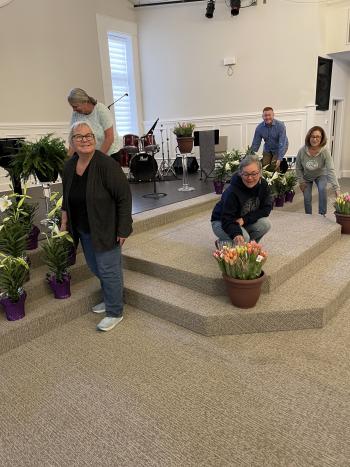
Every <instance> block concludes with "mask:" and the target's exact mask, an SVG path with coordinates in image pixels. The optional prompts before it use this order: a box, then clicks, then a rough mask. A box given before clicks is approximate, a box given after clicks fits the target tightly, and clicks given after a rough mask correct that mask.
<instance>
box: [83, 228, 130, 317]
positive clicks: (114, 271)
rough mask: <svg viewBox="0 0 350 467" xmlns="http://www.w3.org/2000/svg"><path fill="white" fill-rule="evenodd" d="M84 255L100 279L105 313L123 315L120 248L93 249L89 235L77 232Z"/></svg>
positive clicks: (113, 315)
mask: <svg viewBox="0 0 350 467" xmlns="http://www.w3.org/2000/svg"><path fill="white" fill-rule="evenodd" d="M79 238H80V241H81V246H82V247H83V251H84V256H85V259H86V262H87V265H88V266H89V268H90V270H91V272H92V273H93V274H95V276H96V277H98V279H99V280H100V283H101V288H102V292H103V299H104V302H105V305H106V315H107V316H110V317H113V318H116V317H118V316H122V315H123V269H122V254H121V248H120V246H119V245H117V246H116V247H115V248H113V249H112V250H109V251H95V250H94V247H93V245H92V241H91V235H90V234H87V233H84V232H79Z"/></svg>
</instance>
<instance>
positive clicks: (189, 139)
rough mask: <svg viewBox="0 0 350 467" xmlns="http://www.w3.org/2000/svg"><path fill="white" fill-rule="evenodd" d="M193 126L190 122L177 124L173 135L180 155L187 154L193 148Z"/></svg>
mask: <svg viewBox="0 0 350 467" xmlns="http://www.w3.org/2000/svg"><path fill="white" fill-rule="evenodd" d="M194 127H195V124H194V123H192V122H183V123H177V125H176V126H175V127H174V130H173V132H174V134H175V135H176V137H177V145H178V148H179V151H180V153H181V154H188V153H190V152H191V151H192V148H193V130H194Z"/></svg>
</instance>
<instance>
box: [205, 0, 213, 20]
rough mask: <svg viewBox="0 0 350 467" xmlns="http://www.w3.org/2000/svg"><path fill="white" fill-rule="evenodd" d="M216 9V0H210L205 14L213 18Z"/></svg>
mask: <svg viewBox="0 0 350 467" xmlns="http://www.w3.org/2000/svg"><path fill="white" fill-rule="evenodd" d="M214 10H215V1H214V0H209V1H208V3H207V11H206V12H205V16H206V17H207V18H212V17H213V15H214Z"/></svg>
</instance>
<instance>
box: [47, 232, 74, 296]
mask: <svg viewBox="0 0 350 467" xmlns="http://www.w3.org/2000/svg"><path fill="white" fill-rule="evenodd" d="M72 242H73V239H72V238H71V236H70V235H69V234H68V232H66V231H65V232H59V230H58V228H57V227H54V228H53V230H52V232H51V235H46V241H45V242H44V243H43V246H42V249H43V253H44V262H45V264H46V265H47V266H48V268H49V271H50V272H49V273H48V274H47V276H46V278H47V281H48V283H49V285H50V287H51V289H52V291H53V293H54V296H55V298H58V299H63V298H68V297H70V296H71V292H70V280H71V276H70V273H69V270H68V267H69V264H68V251H69V248H70V245H71V244H72Z"/></svg>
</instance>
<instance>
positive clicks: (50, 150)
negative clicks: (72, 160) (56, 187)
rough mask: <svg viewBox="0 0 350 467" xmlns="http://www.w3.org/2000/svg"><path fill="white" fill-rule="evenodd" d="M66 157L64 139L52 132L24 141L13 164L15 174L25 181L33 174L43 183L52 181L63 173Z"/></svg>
mask: <svg viewBox="0 0 350 467" xmlns="http://www.w3.org/2000/svg"><path fill="white" fill-rule="evenodd" d="M66 159H67V149H66V147H65V144H64V140H63V139H62V138H55V137H54V136H53V134H52V133H50V134H48V135H45V136H43V137H41V138H40V139H38V140H37V141H35V142H30V141H22V142H21V145H20V149H19V151H18V153H17V154H16V155H15V158H14V160H13V162H12V164H11V166H12V171H13V173H14V175H15V176H17V177H20V178H21V179H22V180H24V181H27V180H28V178H29V177H30V176H31V175H32V176H34V177H36V178H37V179H38V180H39V181H40V182H42V183H49V182H51V183H52V182H55V181H56V180H57V177H58V174H59V173H62V169H63V165H64V162H65V160H66Z"/></svg>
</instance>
